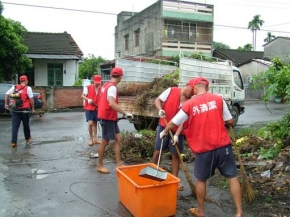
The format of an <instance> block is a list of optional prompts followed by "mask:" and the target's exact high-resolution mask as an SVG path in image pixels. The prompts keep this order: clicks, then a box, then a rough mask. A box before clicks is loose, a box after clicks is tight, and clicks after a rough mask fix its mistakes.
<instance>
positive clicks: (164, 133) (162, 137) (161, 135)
mask: <svg viewBox="0 0 290 217" xmlns="http://www.w3.org/2000/svg"><path fill="white" fill-rule="evenodd" d="M167 134H168V132H164V130H163V131H162V132H161V133H160V134H159V137H160V139H164V137H165V136H166V135H167Z"/></svg>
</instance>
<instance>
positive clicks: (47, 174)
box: [0, 102, 289, 217]
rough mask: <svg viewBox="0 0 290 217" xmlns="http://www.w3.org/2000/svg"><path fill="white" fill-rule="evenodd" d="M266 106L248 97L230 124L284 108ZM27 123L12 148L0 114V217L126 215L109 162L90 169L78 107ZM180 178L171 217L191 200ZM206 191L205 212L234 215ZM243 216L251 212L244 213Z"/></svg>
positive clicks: (223, 197) (124, 125)
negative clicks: (101, 169) (26, 133)
mask: <svg viewBox="0 0 290 217" xmlns="http://www.w3.org/2000/svg"><path fill="white" fill-rule="evenodd" d="M268 106H269V108H270V110H271V111H272V113H270V112H269V111H268V110H267V109H266V108H265V106H264V104H263V103H261V102H248V103H247V107H246V113H245V114H243V115H242V116H241V117H240V120H239V123H238V126H237V127H236V129H241V128H246V127H249V126H250V125H252V124H254V123H264V122H267V121H275V120H279V119H280V118H281V117H282V116H283V115H284V114H286V112H287V111H288V110H289V106H287V105H284V104H275V103H270V104H269V105H268ZM30 125H31V131H32V136H33V140H32V141H31V145H30V146H25V144H24V137H23V131H22V128H20V131H19V134H18V148H17V149H15V148H11V147H10V137H11V119H10V118H9V117H0V133H1V137H0V194H1V196H0V217H2V216H3V217H26V216H27V217H28V216H54V217H58V216H61V217H68V216H69V217H74V216H76V217H77V216H88V217H89V216H96V217H102V216H124V217H127V216H128V217H130V216H132V215H131V214H130V213H129V212H128V210H126V208H125V207H124V206H123V205H122V204H121V203H120V202H119V199H118V186H117V177H116V173H115V164H114V163H112V162H109V161H105V164H106V166H107V167H108V168H109V170H110V171H111V173H110V174H108V175H104V174H100V173H98V172H97V171H96V169H95V167H96V159H94V158H90V153H92V152H95V151H96V150H97V146H96V145H95V146H93V147H89V146H88V145H87V143H88V133H87V125H86V122H85V118H84V113H83V112H65V113H47V114H45V115H44V116H43V117H42V118H39V117H37V116H32V117H31V122H30ZM119 125H120V128H121V130H125V131H133V130H134V128H133V125H132V124H130V123H128V122H127V121H126V120H121V121H120V122H119ZM189 169H190V170H191V171H192V166H190V167H189ZM180 178H181V179H182V182H183V184H184V185H185V190H184V191H183V192H180V193H179V196H181V197H182V198H186V199H183V200H178V205H177V212H176V216H188V214H187V212H186V211H187V209H188V208H190V207H192V206H194V205H196V203H197V202H196V200H195V198H193V197H191V196H189V195H190V188H189V187H188V185H187V183H186V179H185V176H184V174H183V172H181V173H180ZM208 193H209V195H210V196H211V197H212V199H214V201H216V202H217V203H214V204H210V203H207V204H206V210H207V213H208V215H207V216H209V217H210V216H215V217H217V216H218V217H219V216H233V215H234V206H233V203H232V201H231V198H230V195H229V193H228V192H227V191H221V190H217V189H213V188H209V190H208ZM159 196H161V198H158V197H159ZM156 199H162V195H156V197H155V198H152V203H154V200H156ZM217 204H221V205H222V206H220V205H217ZM221 207H222V208H221ZM245 216H246V217H252V216H254V215H252V214H251V213H247V212H245Z"/></svg>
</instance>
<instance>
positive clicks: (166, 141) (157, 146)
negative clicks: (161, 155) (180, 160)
mask: <svg viewBox="0 0 290 217" xmlns="http://www.w3.org/2000/svg"><path fill="white" fill-rule="evenodd" d="M162 130H164V127H162V126H161V125H160V124H158V126H157V129H156V131H157V134H156V142H155V147H154V150H158V151H159V150H160V147H161V139H160V135H159V134H160V133H161V132H162ZM183 143H184V136H183V135H181V136H178V148H179V151H180V152H182V151H183V147H184V145H183ZM166 149H169V151H170V153H174V154H177V151H176V148H175V147H174V146H173V145H172V142H171V137H170V134H169V133H168V135H167V136H165V138H164V139H163V145H162V150H166Z"/></svg>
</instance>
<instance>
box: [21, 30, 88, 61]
mask: <svg viewBox="0 0 290 217" xmlns="http://www.w3.org/2000/svg"><path fill="white" fill-rule="evenodd" d="M23 41H24V44H25V45H26V46H27V47H28V51H27V54H52V55H76V56H79V57H81V56H83V55H84V54H83V52H82V51H81V49H80V48H79V47H78V45H77V44H76V42H75V41H74V39H73V38H72V36H71V35H70V34H68V33H67V32H64V33H45V32H27V33H25V34H24V35H23Z"/></svg>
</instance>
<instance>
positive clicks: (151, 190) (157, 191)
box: [117, 163, 180, 217]
mask: <svg viewBox="0 0 290 217" xmlns="http://www.w3.org/2000/svg"><path fill="white" fill-rule="evenodd" d="M147 166H151V167H154V168H156V165H155V164H151V163H148V164H140V165H132V166H122V167H118V168H117V177H118V192H119V201H120V202H121V203H122V204H123V205H124V206H125V207H126V208H127V209H128V210H129V211H130V212H131V213H132V214H133V215H134V216H135V217H166V216H173V215H175V213H176V205H177V191H178V183H179V182H180V179H179V178H177V177H175V176H173V175H172V174H170V173H168V175H167V179H166V180H164V181H162V182H160V181H156V180H153V179H146V178H144V177H142V176H139V172H140V170H142V169H143V168H146V167H147Z"/></svg>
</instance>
